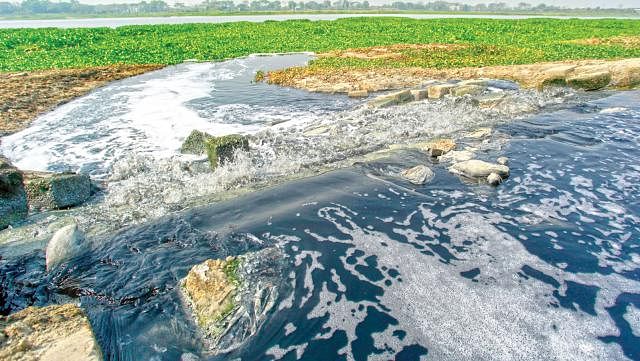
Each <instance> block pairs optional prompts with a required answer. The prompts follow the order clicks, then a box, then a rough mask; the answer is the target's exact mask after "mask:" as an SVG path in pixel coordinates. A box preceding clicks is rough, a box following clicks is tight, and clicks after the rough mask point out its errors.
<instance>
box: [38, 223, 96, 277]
mask: <svg viewBox="0 0 640 361" xmlns="http://www.w3.org/2000/svg"><path fill="white" fill-rule="evenodd" d="M86 248H87V244H86V242H85V238H84V234H83V233H82V232H81V231H80V230H79V229H78V225H77V224H75V223H73V224H70V225H68V226H64V227H62V228H60V229H59V230H58V231H57V232H56V233H54V234H53V237H51V240H49V243H48V244H47V250H46V253H45V264H46V266H47V271H51V270H52V269H54V268H55V267H56V266H58V265H60V264H61V263H64V262H66V261H67V260H69V259H71V258H73V257H75V256H77V255H78V254H81V253H82V252H83V251H84V250H85V249H86Z"/></svg>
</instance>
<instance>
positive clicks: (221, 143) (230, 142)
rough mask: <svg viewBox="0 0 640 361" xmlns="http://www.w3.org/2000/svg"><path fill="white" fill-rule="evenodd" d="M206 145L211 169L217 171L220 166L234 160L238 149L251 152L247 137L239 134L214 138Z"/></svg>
mask: <svg viewBox="0 0 640 361" xmlns="http://www.w3.org/2000/svg"><path fill="white" fill-rule="evenodd" d="M205 144H206V149H207V156H208V157H209V164H210V165H211V169H215V168H217V167H218V166H219V165H222V164H224V163H226V162H228V161H231V160H233V156H234V154H235V151H236V150H237V149H241V150H245V151H248V150H249V141H248V140H247V137H245V136H242V135H238V134H231V135H225V136H223V137H212V138H210V139H208V140H207V141H206V143H205Z"/></svg>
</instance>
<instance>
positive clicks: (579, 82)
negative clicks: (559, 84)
mask: <svg viewBox="0 0 640 361" xmlns="http://www.w3.org/2000/svg"><path fill="white" fill-rule="evenodd" d="M610 82H611V73H610V72H608V71H599V72H593V73H579V74H577V75H573V76H571V77H569V78H567V84H568V85H569V86H571V87H573V88H577V89H583V90H598V89H602V88H604V87H606V86H607V85H609V83H610Z"/></svg>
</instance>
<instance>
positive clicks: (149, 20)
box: [0, 14, 638, 29]
mask: <svg viewBox="0 0 640 361" xmlns="http://www.w3.org/2000/svg"><path fill="white" fill-rule="evenodd" d="M352 17H405V18H411V19H450V18H460V19H470V18H474V19H511V20H519V19H533V18H551V19H604V18H616V19H638V17H619V18H618V17H587V16H538V15H480V14H473V15H470V14H287V15H233V16H167V17H135V18H90V19H49V20H0V28H4V29H16V28H95V27H110V28H116V27H119V26H127V25H155V24H192V23H213V24H215V23H230V22H237V21H249V22H256V23H259V22H263V21H268V20H275V21H285V20H296V19H307V20H337V19H343V18H352Z"/></svg>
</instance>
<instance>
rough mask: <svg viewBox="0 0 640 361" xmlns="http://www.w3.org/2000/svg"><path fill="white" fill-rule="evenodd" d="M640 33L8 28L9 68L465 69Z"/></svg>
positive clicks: (403, 23) (601, 23)
mask: <svg viewBox="0 0 640 361" xmlns="http://www.w3.org/2000/svg"><path fill="white" fill-rule="evenodd" d="M619 36H625V37H638V36H640V21H638V20H577V19H576V20H552V19H529V20H487V19H436V20H414V19H407V18H351V19H342V20H336V21H308V20H294V21H285V22H275V21H268V22H264V23H248V22H238V23H226V24H187V25H148V26H128V27H119V28H116V29H110V28H93V29H3V30H0V71H4V72H7V71H25V70H35V69H51V68H68V67H86V66H96V65H109V64H118V63H125V64H175V63H180V62H182V61H184V60H185V59H198V60H221V59H226V58H233V57H238V56H243V55H248V54H251V53H269V52H291V51H316V52H321V51H327V50H334V49H346V48H357V47H368V46H374V45H390V44H396V43H407V44H421V43H422V44H427V43H444V44H463V45H465V46H464V47H461V48H459V49H456V50H454V51H443V52H436V53H434V52H429V53H421V54H408V56H407V57H403V58H402V59H400V60H398V59H395V60H390V59H386V60H385V59H382V60H381V59H374V60H366V59H365V60H363V59H350V58H348V59H345V58H338V57H333V58H332V57H329V58H323V59H319V60H317V61H316V62H315V63H314V66H320V67H389V66H391V67H393V66H425V67H426V66H430V67H461V66H479V65H508V64H525V63H533V62H539V61H557V60H572V59H591V58H599V59H611V58H629V57H640V47H639V46H629V45H628V44H619V43H616V42H609V43H605V44H599V45H583V44H577V43H571V42H569V41H570V40H574V39H587V38H611V37H619Z"/></svg>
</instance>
